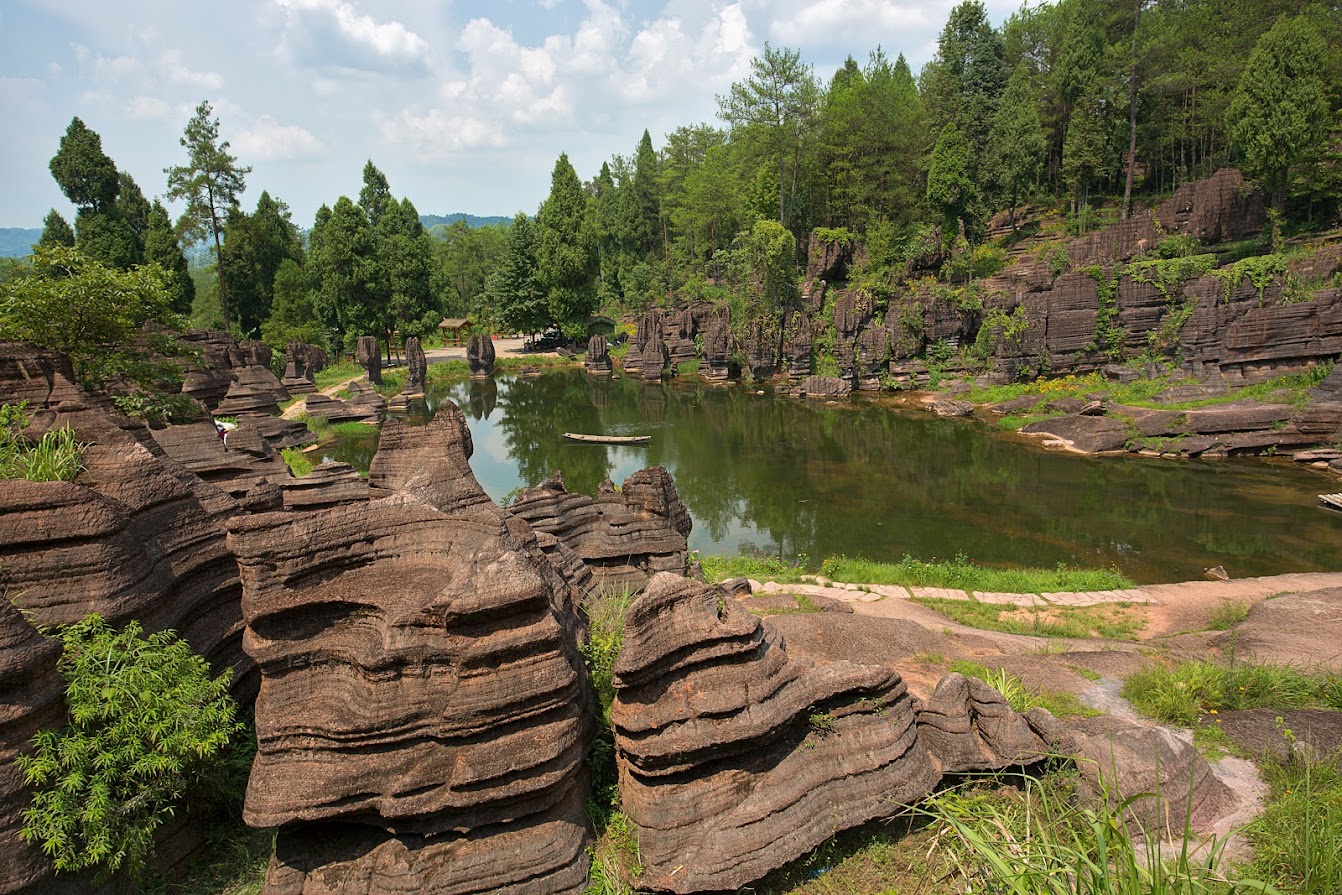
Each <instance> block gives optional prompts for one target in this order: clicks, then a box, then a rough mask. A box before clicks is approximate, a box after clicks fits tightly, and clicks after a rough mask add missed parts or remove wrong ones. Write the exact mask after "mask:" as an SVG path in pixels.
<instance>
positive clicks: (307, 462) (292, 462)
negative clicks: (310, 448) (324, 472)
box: [280, 447, 313, 479]
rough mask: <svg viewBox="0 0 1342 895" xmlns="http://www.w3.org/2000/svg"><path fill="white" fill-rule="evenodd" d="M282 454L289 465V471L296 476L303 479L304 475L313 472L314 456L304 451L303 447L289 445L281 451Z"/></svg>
mask: <svg viewBox="0 0 1342 895" xmlns="http://www.w3.org/2000/svg"><path fill="white" fill-rule="evenodd" d="M280 456H281V457H282V458H284V462H285V463H286V464H287V465H288V466H289V471H290V472H291V473H293V474H294V478H299V479H301V478H302V477H303V476H305V475H307V474H308V473H309V472H312V468H313V467H312V458H311V457H309V456H308V455H307V454H305V453H303V449H302V448H296V447H287V448H285V449H284V450H282V451H280Z"/></svg>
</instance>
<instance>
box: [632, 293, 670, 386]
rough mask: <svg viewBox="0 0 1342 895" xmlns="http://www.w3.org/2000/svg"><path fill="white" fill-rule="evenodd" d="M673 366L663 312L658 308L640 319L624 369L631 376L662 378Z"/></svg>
mask: <svg viewBox="0 0 1342 895" xmlns="http://www.w3.org/2000/svg"><path fill="white" fill-rule="evenodd" d="M670 367H671V350H670V349H669V348H668V347H667V345H666V338H665V334H664V332H663V323H662V312H661V311H660V310H658V309H657V308H653V309H652V310H650V311H648V312H646V313H645V314H644V315H643V316H642V317H640V318H639V319H638V328H637V329H636V330H635V332H634V338H633V339H632V340H631V341H630V343H629V352H628V353H627V354H626V355H625V356H624V371H625V372H626V373H628V374H629V375H630V376H640V377H642V378H644V379H660V378H661V376H662V374H663V373H664V372H666V371H667V370H668V369H670Z"/></svg>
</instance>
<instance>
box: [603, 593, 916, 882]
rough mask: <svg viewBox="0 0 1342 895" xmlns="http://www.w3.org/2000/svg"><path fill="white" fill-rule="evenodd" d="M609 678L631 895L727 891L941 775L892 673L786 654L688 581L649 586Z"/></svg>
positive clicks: (721, 596)
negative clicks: (634, 890)
mask: <svg viewBox="0 0 1342 895" xmlns="http://www.w3.org/2000/svg"><path fill="white" fill-rule="evenodd" d="M614 671H615V678H614V681H615V687H616V695H615V701H614V706H613V708H612V710H611V715H612V721H613V723H614V726H615V743H616V761H617V764H618V766H619V769H620V781H621V798H622V803H623V808H624V812H625V814H626V815H627V816H628V817H629V818H630V820H632V821H633V823H634V824H635V825H636V827H637V830H638V842H639V854H640V859H641V862H642V865H643V868H644V872H643V875H642V876H641V877H640V878H639V886H640V888H645V887H646V888H648V889H652V890H655V891H669V892H681V893H683V892H701V891H717V890H722V889H735V888H737V887H739V886H742V885H745V884H747V883H750V882H752V881H754V880H756V879H759V878H760V877H762V876H764V875H765V874H766V873H767V872H768V871H770V870H772V869H774V868H776V867H779V866H782V865H783V864H784V863H786V862H788V861H790V860H792V859H793V858H796V857H797V856H799V855H801V854H803V853H805V852H806V851H808V850H809V849H811V848H813V847H814V846H816V845H818V844H819V843H821V842H823V841H824V840H826V839H828V838H829V837H830V836H832V835H833V834H834V833H835V832H836V831H839V830H844V829H848V828H850V827H853V826H857V825H859V824H861V823H864V822H866V821H869V820H873V819H875V818H878V817H888V816H891V815H893V814H894V813H896V812H897V811H898V810H899V806H900V805H903V804H907V803H909V802H912V801H915V800H917V799H919V798H921V797H922V796H924V795H926V794H927V793H928V792H930V791H931V790H932V788H933V786H935V784H936V782H937V780H938V779H939V775H938V772H937V770H936V767H935V766H934V764H933V762H932V761H931V759H930V758H929V757H928V755H927V753H926V751H925V750H924V749H923V747H922V745H921V743H920V741H919V739H918V730H917V726H916V723H915V719H914V713H913V706H912V702H911V700H910V698H909V696H908V693H907V691H906V689H905V687H904V684H903V682H902V681H901V680H900V678H899V675H898V674H896V673H895V672H893V671H891V670H890V669H888V668H883V667H877V666H866V665H852V664H850V663H847V662H835V663H832V664H826V665H820V666H817V665H814V664H813V663H812V662H810V661H809V660H806V659H802V658H794V657H791V656H789V654H788V652H787V649H786V646H785V644H784V643H783V641H782V638H781V637H780V636H779V635H778V634H777V633H776V632H775V631H774V630H772V629H771V628H770V627H769V626H768V623H767V622H761V620H760V619H758V618H756V617H754V616H752V615H751V614H750V613H749V612H747V611H746V610H745V609H744V608H743V607H741V606H740V605H739V604H738V603H737V601H736V600H734V599H732V598H731V597H730V596H728V595H727V594H726V593H724V592H723V591H721V590H719V589H717V588H713V587H711V586H709V585H706V584H702V583H700V582H696V581H692V580H690V579H685V578H679V577H676V576H673V575H658V576H656V577H654V578H653V579H652V582H651V583H650V584H649V585H648V588H647V590H646V591H645V592H644V593H643V595H642V596H640V597H639V598H638V599H637V600H635V601H634V603H633V604H632V605H631V606H630V608H629V615H628V621H627V623H626V627H625V645H624V649H623V650H622V651H621V653H620V656H619V658H618V660H617V661H616V664H615V669H614Z"/></svg>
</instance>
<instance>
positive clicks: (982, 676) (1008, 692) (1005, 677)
mask: <svg viewBox="0 0 1342 895" xmlns="http://www.w3.org/2000/svg"><path fill="white" fill-rule="evenodd" d="M951 671H956V672H959V673H960V674H963V675H964V676H965V677H976V678H978V679H979V680H981V681H983V682H984V683H985V684H987V685H988V686H989V687H992V688H993V689H994V690H996V691H997V692H998V693H1001V694H1002V696H1003V697H1005V698H1006V701H1007V705H1009V706H1011V707H1012V708H1013V709H1015V710H1016V711H1018V712H1028V711H1029V710H1030V709H1035V708H1041V709H1048V710H1049V711H1050V712H1052V713H1053V715H1054V716H1055V717H1058V718H1093V717H1095V716H1096V715H1098V714H1100V713H1099V712H1098V711H1096V710H1095V709H1093V708H1090V707H1089V706H1087V705H1084V704H1082V702H1081V700H1080V699H1078V698H1077V696H1076V694H1075V693H1069V692H1067V691H1065V690H1043V689H1031V688H1029V687H1027V686H1026V685H1025V682H1024V681H1022V680H1021V679H1020V678H1018V677H1016V676H1015V675H1014V674H1011V673H1010V672H1008V671H1007V670H1006V669H1005V668H989V667H988V666H986V665H982V664H980V663H978V662H971V661H969V660H967V659H960V660H957V661H955V662H952V663H951Z"/></svg>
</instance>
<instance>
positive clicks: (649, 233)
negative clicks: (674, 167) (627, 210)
mask: <svg viewBox="0 0 1342 895" xmlns="http://www.w3.org/2000/svg"><path fill="white" fill-rule="evenodd" d="M659 168H660V165H659V164H658V161H657V152H656V150H654V149H653V148H652V137H651V136H650V135H649V134H648V132H647V131H646V130H645V131H643V137H642V139H640V140H639V141H638V150H637V152H636V153H635V154H634V179H633V190H632V194H633V202H634V222H633V223H634V227H633V233H632V234H631V235H632V237H633V242H634V248H635V250H636V251H637V252H638V253H639V254H640V255H642V256H644V257H647V256H650V255H653V254H654V253H659V251H660V250H661V248H662V185H661V178H660V171H659Z"/></svg>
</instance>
